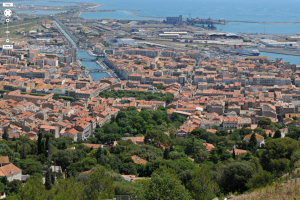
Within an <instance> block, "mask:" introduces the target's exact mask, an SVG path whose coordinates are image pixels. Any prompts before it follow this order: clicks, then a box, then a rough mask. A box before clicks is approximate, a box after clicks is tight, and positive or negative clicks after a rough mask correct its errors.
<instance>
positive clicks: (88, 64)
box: [54, 21, 109, 81]
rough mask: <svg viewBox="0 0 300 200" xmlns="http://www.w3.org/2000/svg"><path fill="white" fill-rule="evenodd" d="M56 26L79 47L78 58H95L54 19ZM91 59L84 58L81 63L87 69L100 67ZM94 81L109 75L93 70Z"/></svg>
mask: <svg viewBox="0 0 300 200" xmlns="http://www.w3.org/2000/svg"><path fill="white" fill-rule="evenodd" d="M54 23H55V24H56V26H57V27H58V28H59V29H60V30H61V31H62V33H63V34H64V35H65V37H66V38H67V39H68V40H69V42H70V43H71V44H72V45H73V46H75V47H76V48H77V57H78V58H87V59H91V60H92V59H95V58H96V57H95V56H91V55H90V54H88V53H87V52H86V51H82V50H80V49H79V48H78V46H77V45H76V43H75V42H74V41H73V40H72V38H71V37H70V36H69V35H68V34H67V33H66V31H65V30H64V29H63V28H62V27H61V26H60V25H59V24H58V23H57V22H56V21H54ZM91 60H82V61H81V63H82V65H83V66H84V67H85V68H86V69H99V68H100V66H99V65H98V64H97V63H96V62H94V61H91ZM90 74H91V76H92V78H93V80H94V81H99V80H100V79H101V78H104V77H109V75H108V74H107V73H103V72H91V73H90Z"/></svg>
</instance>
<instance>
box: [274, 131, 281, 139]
mask: <svg viewBox="0 0 300 200" xmlns="http://www.w3.org/2000/svg"><path fill="white" fill-rule="evenodd" d="M273 138H281V131H280V130H277V131H276V132H275V134H274V137H273Z"/></svg>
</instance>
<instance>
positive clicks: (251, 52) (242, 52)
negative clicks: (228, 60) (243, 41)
mask: <svg viewBox="0 0 300 200" xmlns="http://www.w3.org/2000/svg"><path fill="white" fill-rule="evenodd" d="M224 52H231V53H238V54H240V55H246V56H258V55H259V54H260V52H259V51H258V50H257V49H245V48H244V47H242V46H239V47H238V46H236V45H235V46H234V48H232V47H230V48H226V49H224Z"/></svg>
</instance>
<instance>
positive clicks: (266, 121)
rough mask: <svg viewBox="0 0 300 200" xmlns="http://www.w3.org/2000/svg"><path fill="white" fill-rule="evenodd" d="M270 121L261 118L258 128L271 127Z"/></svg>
mask: <svg viewBox="0 0 300 200" xmlns="http://www.w3.org/2000/svg"><path fill="white" fill-rule="evenodd" d="M271 122H272V121H271V119H270V118H262V119H260V120H259V121H258V123H257V124H258V126H259V127H261V128H263V129H266V127H267V126H269V125H271Z"/></svg>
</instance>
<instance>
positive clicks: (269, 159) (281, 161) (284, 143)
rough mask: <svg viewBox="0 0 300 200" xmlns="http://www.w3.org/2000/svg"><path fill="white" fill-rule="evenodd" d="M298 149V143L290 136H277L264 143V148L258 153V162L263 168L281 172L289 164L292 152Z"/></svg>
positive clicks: (278, 173)
mask: <svg viewBox="0 0 300 200" xmlns="http://www.w3.org/2000/svg"><path fill="white" fill-rule="evenodd" d="M298 149H299V143H298V142H297V141H295V140H293V139H291V138H288V137H285V138H277V139H273V140H270V141H268V142H267V143H266V145H265V150H264V151H262V152H261V153H260V154H259V157H260V163H261V165H262V166H263V168H264V170H267V171H270V172H277V175H278V176H280V173H281V172H283V171H284V170H285V169H287V167H288V166H289V164H290V161H289V160H290V159H291V156H292V155H293V153H294V152H295V151H296V150H298Z"/></svg>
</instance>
